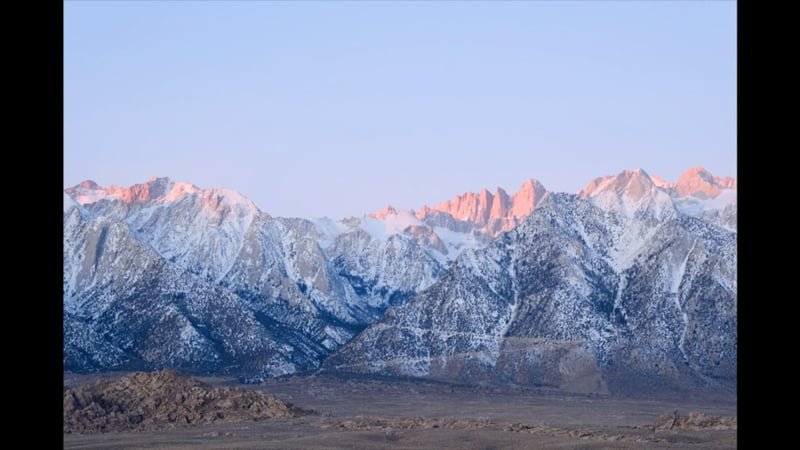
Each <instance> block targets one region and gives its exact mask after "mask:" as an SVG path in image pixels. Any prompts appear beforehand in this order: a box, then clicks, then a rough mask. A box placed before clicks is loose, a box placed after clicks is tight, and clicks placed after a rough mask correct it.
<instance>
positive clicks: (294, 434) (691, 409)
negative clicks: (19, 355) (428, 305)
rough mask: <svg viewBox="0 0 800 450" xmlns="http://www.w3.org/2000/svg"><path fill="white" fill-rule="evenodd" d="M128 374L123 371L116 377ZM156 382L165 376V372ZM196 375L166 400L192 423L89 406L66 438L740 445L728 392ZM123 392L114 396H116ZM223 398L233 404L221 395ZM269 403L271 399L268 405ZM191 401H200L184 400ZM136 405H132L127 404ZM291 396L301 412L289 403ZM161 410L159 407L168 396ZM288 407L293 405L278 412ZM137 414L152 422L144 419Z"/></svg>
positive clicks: (274, 443) (77, 444)
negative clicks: (626, 392) (186, 390)
mask: <svg viewBox="0 0 800 450" xmlns="http://www.w3.org/2000/svg"><path fill="white" fill-rule="evenodd" d="M124 375H129V374H122V373H110V374H101V375H73V374H65V379H64V383H65V388H67V389H69V390H68V391H65V392H83V393H84V395H89V396H90V395H91V394H92V393H95V394H96V393H98V392H103V393H104V395H106V394H107V393H109V392H111V393H114V392H117V390H126V389H130V386H129V384H130V383H131V381H126V383H125V384H124V386H121V387H119V386H117V385H115V384H108V383H106V384H99V385H95V386H99V387H102V389H99V390H98V389H94V390H92V389H89V388H87V387H86V385H87V384H88V383H92V382H96V381H98V380H106V381H115V380H118V379H120V378H121V377H123V376H124ZM167 378H169V377H167ZM125 380H130V378H128V379H123V380H122V381H125ZM140 380H142V379H141V378H140ZM157 380H160V381H159V382H161V383H163V382H164V378H163V377H161V378H157ZM200 380H201V381H202V382H203V383H205V384H204V385H200V384H198V383H195V382H194V381H186V380H184V381H179V383H189V384H190V385H191V386H192V389H194V392H195V394H194V395H195V397H196V399H199V400H198V401H194V400H192V399H191V398H189V400H186V399H180V398H177V399H176V398H174V394H173V391H172V390H170V389H172V388H170V387H169V386H167V387H164V389H167V391H168V392H170V393H171V394H173V395H171V396H170V398H172V399H173V400H174V401H179V400H180V401H179V402H178V406H171V405H172V404H171V403H170V404H169V405H170V406H169V407H171V408H173V409H174V408H179V407H180V408H183V409H180V411H183V413H184V414H190V412H187V411H189V410H191V411H198V412H197V413H196V414H197V418H198V419H199V420H198V421H197V422H196V423H188V424H187V423H180V421H174V422H169V421H166V422H147V423H148V424H149V425H148V426H147V427H144V428H143V427H141V426H140V425H138V424H130V419H128V418H122V419H119V418H118V419H117V422H115V423H119V424H122V426H121V427H116V428H113V427H112V428H113V429H125V428H126V427H127V428H129V429H132V430H140V431H130V430H128V431H106V432H98V431H97V428H96V427H95V428H93V427H90V426H87V422H86V420H88V419H87V417H91V416H90V415H89V416H87V415H86V412H85V411H84V412H83V414H84V415H83V416H82V417H83V419H82V420H81V421H78V422H75V420H74V418H72V417H69V416H68V417H66V419H65V434H64V446H65V448H96V449H100V448H103V449H121V448H170V449H190V448H209V449H211V448H215V449H216V448H270V449H271V448H276V449H277V448H280V449H307V448H308V449H329V448H364V449H382V448H403V449H429V448H458V449H489V448H492V449H518V448H585V449H594V448H735V447H736V420H735V416H736V403H735V401H734V400H733V399H732V398H733V397H732V396H730V395H729V396H715V397H711V396H709V397H707V398H702V397H698V396H697V395H692V396H684V397H679V398H666V397H663V396H662V397H661V398H658V399H655V400H654V399H646V400H645V399H635V398H612V397H607V396H572V395H565V394H562V393H557V392H553V391H546V390H537V389H527V388H526V389H522V388H512V387H507V388H506V387H504V388H497V387H494V388H488V387H469V386H458V385H452V384H442V383H434V382H422V381H413V380H406V381H397V380H391V381H390V380H384V379H379V378H370V377H363V378H344V377H339V376H334V375H316V376H306V377H301V376H295V377H288V378H283V379H277V380H269V381H268V382H267V383H264V384H262V385H257V386H243V385H239V384H238V383H236V382H235V381H234V380H233V379H227V378H200ZM147 382H148V383H151V382H152V381H151V380H147ZM148 386H150V385H148ZM217 388H245V389H248V390H251V391H260V392H261V393H264V394H269V395H270V396H274V397H277V399H280V400H282V401H283V402H286V405H289V406H287V407H286V408H289V409H285V408H284V406H282V404H283V403H282V402H281V403H280V404H278V405H277V407H278V410H279V411H281V412H280V413H274V412H270V411H272V410H266V409H264V410H263V411H267V412H266V413H264V412H258V413H257V414H253V412H252V411H249V410H247V409H244V410H243V409H242V408H251V406H248V405H253V404H256V405H257V404H259V403H258V402H253V400H257V399H258V398H259V397H257V396H256V397H252V398H251V397H250V396H249V395H248V394H247V393H243V392H242V391H240V390H239V389H217ZM159 389H161V387H160V385H159ZM149 390H150V388H147V389H145V390H143V391H137V390H134V391H131V392H134V393H135V394H136V396H139V397H141V398H139V400H138V401H139V403H136V405H135V407H137V408H144V407H145V406H146V407H153V405H154V404H155V403H158V404H161V402H163V401H164V399H159V400H158V401H157V402H155V403H154V399H150V398H146V393H147V392H149ZM253 394H255V393H253ZM231 396H233V397H231ZM129 397H130V396H127V397H126V396H125V395H120V396H119V398H120V399H123V398H129ZM229 398H233V399H234V401H228V399H229ZM263 398H264V399H267V398H268V397H267V396H263ZM65 399H66V396H65ZM202 399H209V400H208V401H211V402H216V403H213V404H214V405H216V406H214V408H217V409H219V408H220V407H222V408H230V407H231V405H234V407H235V408H238V409H236V410H235V412H236V414H233V415H231V414H228V416H225V414H223V415H222V416H223V418H219V419H218V418H217V415H216V414H213V415H209V414H208V411H207V410H208V408H207V405H208V404H209V403H208V401H206V400H202ZM242 399H245V400H247V401H242ZM280 400H277V401H280ZM70 401H72V400H70ZM125 401H128V400H125ZM265 401H266V400H265ZM275 401H276V400H274V399H271V397H270V400H269V404H270V405H273V406H272V408H274V405H275V404H274V402H275ZM187 402H189V403H187ZM192 402H194V403H192ZM65 403H66V400H65ZM100 403H103V402H100ZM195 403H196V405H197V407H196V408H195V409H191V408H192V407H194V406H193V405H194V404H195ZM131 404H132V403H127V404H126V405H128V406H126V407H130V405H131ZM142 405H145V406H142ZM292 405H296V407H299V408H303V409H302V410H301V409H299V408H298V409H296V410H295V409H294V408H296V407H295V406H292ZM78 406H80V405H78ZM90 406H91V405H90ZM91 407H92V408H95V409H96V408H97V406H91ZM105 407H106V408H112V407H110V406H108V405H105ZM87 408H89V407H87ZM158 408H162V409H163V405H160V406H158ZM158 408H156V409H158ZM186 408H189V409H186ZM84 409H86V408H84ZM78 410H80V408H78ZM290 410H291V411H292V413H291V414H290V413H288V412H285V411H290ZM294 411H297V412H298V413H297V414H295V413H294ZM72 414H74V412H73V413H72ZM133 417H134V419H133V420H134V421H138V420H140V418H139V417H138V416H137V415H133ZM208 417H211V418H213V420H210V419H207V418H208ZM141 420H144V421H147V420H148V418H147V417H143V418H141ZM228 420H234V421H228ZM242 420H244V421H242ZM74 423H78V424H79V425H80V428H74V426H73V425H70V424H74ZM141 430H146V431H141Z"/></svg>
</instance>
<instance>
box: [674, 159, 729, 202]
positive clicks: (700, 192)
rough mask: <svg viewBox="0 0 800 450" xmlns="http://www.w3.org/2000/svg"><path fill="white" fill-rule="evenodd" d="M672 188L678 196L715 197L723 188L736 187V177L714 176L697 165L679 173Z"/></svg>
mask: <svg viewBox="0 0 800 450" xmlns="http://www.w3.org/2000/svg"><path fill="white" fill-rule="evenodd" d="M674 189H675V194H677V195H678V196H679V197H688V196H692V197H697V198H700V199H708V198H716V197H717V196H718V195H720V194H721V193H722V191H723V190H725V189H736V179H734V178H732V177H715V176H714V175H711V173H709V172H708V171H707V170H706V169H704V168H702V167H700V166H697V167H692V168H691V169H689V170H687V171H686V172H684V173H683V174H681V176H680V178H678V181H677V182H676V183H675V186H674Z"/></svg>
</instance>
